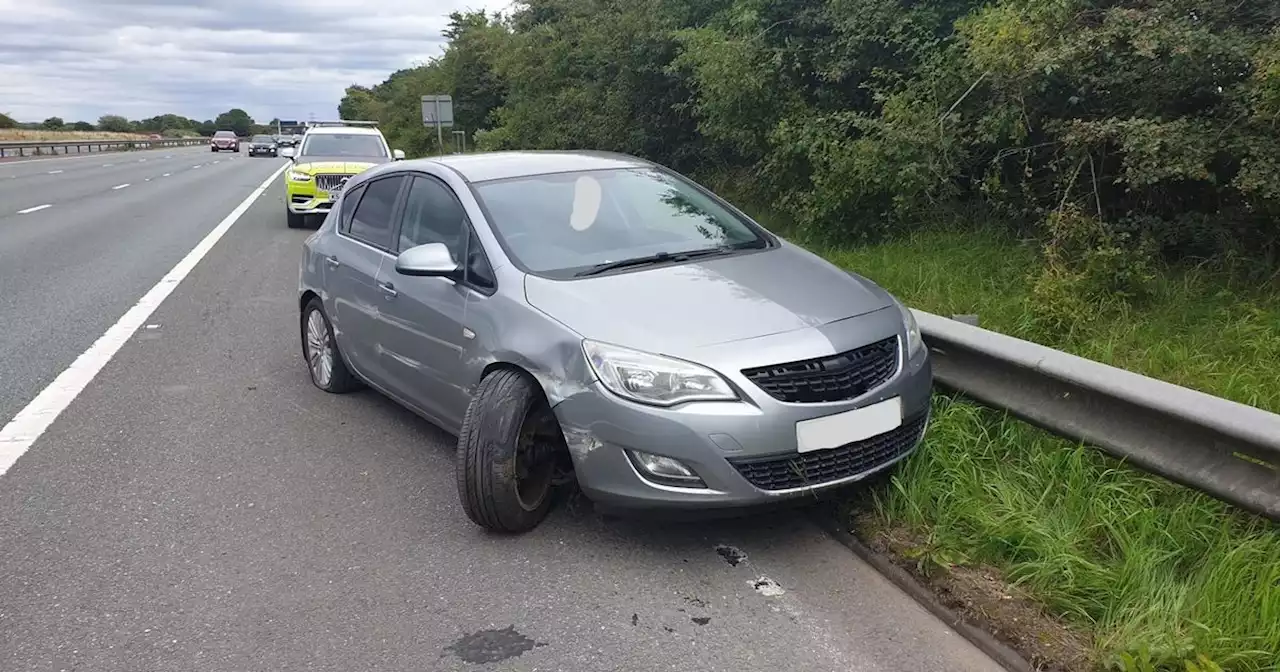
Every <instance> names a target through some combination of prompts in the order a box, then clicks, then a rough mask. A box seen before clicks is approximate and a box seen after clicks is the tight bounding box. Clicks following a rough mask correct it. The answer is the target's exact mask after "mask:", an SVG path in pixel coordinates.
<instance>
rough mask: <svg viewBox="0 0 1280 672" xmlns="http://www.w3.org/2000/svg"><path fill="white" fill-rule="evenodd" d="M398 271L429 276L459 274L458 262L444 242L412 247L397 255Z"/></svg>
mask: <svg viewBox="0 0 1280 672" xmlns="http://www.w3.org/2000/svg"><path fill="white" fill-rule="evenodd" d="M396 273H399V274H400V275H409V276H416V277H427V278H432V277H434V278H452V277H455V276H457V274H458V262H456V261H454V260H453V255H452V254H450V253H449V248H448V247H446V246H445V244H444V243H427V244H426V245H419V246H417V247H411V248H409V249H407V250H405V251H404V252H401V253H400V256H398V257H396Z"/></svg>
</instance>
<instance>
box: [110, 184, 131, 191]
mask: <svg viewBox="0 0 1280 672" xmlns="http://www.w3.org/2000/svg"><path fill="white" fill-rule="evenodd" d="M127 186H129V183H128V182H125V183H124V184H117V185H116V186H114V187H111V189H112V191H114V190H116V189H124V188H125V187H127Z"/></svg>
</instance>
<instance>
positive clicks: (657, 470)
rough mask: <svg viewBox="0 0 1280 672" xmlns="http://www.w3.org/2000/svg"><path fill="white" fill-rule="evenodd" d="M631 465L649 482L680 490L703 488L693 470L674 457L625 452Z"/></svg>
mask: <svg viewBox="0 0 1280 672" xmlns="http://www.w3.org/2000/svg"><path fill="white" fill-rule="evenodd" d="M627 453H628V455H630V457H631V461H632V463H634V464H635V465H636V467H637V468H638V469H639V470H640V471H641V472H642V473H643V474H644V475H645V476H647V477H648V478H649V479H650V480H652V481H654V482H657V483H662V484H663V485H674V486H678V487H682V488H705V487H707V486H706V484H704V483H703V482H702V479H701V478H698V475H697V474H695V473H693V470H692V469H690V468H689V467H687V466H685V464H684V463H683V462H681V461H680V460H677V459H675V458H674V457H663V456H662V455H654V454H652V453H645V452H641V451H639V450H630V451H627Z"/></svg>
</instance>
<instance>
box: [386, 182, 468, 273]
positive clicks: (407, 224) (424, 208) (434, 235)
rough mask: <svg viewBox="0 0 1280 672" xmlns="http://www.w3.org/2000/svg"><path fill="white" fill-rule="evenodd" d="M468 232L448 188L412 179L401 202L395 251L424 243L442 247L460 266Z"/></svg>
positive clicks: (458, 206) (465, 217)
mask: <svg viewBox="0 0 1280 672" xmlns="http://www.w3.org/2000/svg"><path fill="white" fill-rule="evenodd" d="M469 230H470V227H468V226H467V216H466V213H465V212H464V211H463V209H462V204H461V203H459V202H458V199H457V198H455V197H454V195H453V191H452V190H450V189H449V187H448V185H446V184H444V183H443V182H441V181H439V180H437V179H434V178H430V177H422V176H417V177H414V178H413V184H411V185H409V195H408V196H407V197H406V198H405V202H404V217H403V218H402V219H401V224H400V244H399V248H398V249H397V251H399V252H403V251H405V250H407V249H409V248H411V247H417V246H418V245H426V244H427V243H444V244H445V245H446V246H447V247H448V248H449V252H450V253H452V254H453V258H454V259H456V260H458V261H459V262H461V261H462V255H463V252H464V251H465V249H466V243H467V238H466V232H467V231H469Z"/></svg>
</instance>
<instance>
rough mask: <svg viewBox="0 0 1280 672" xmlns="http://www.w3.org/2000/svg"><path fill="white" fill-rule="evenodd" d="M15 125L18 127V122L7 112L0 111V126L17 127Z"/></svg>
mask: <svg viewBox="0 0 1280 672" xmlns="http://www.w3.org/2000/svg"><path fill="white" fill-rule="evenodd" d="M17 127H18V122H16V121H14V119H13V117H11V116H9V115H7V114H4V113H3V112H0V128H17Z"/></svg>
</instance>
